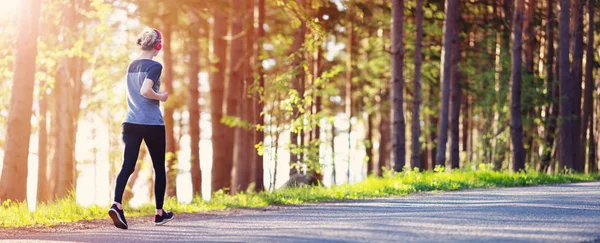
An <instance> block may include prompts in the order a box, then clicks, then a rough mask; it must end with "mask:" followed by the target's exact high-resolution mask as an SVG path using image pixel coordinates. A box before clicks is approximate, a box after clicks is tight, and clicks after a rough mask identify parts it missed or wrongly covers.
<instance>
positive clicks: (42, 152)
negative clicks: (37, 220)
mask: <svg viewBox="0 0 600 243" xmlns="http://www.w3.org/2000/svg"><path fill="white" fill-rule="evenodd" d="M38 104H39V107H40V110H39V115H38V118H39V131H38V134H39V135H38V181H37V201H38V202H47V201H48V200H49V199H50V191H49V187H48V179H49V178H48V129H47V123H48V122H47V119H46V115H47V113H48V95H46V85H45V84H41V85H40V98H39V101H38Z"/></svg>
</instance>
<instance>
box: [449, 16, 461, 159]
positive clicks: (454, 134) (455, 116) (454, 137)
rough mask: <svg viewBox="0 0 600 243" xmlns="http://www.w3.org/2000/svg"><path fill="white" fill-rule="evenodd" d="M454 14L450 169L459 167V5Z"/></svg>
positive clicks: (451, 59) (451, 70)
mask: <svg viewBox="0 0 600 243" xmlns="http://www.w3.org/2000/svg"><path fill="white" fill-rule="evenodd" d="M455 8H456V9H457V10H456V14H454V15H453V17H454V19H453V20H452V22H453V23H452V30H451V33H452V36H451V37H450V38H452V39H451V43H452V44H451V50H452V51H451V52H452V54H451V55H450V56H451V58H450V62H451V64H450V67H451V69H450V167H451V168H458V167H459V166H460V161H459V159H460V157H459V153H460V151H459V144H460V133H459V132H460V131H459V127H460V125H459V117H460V98H461V97H460V93H461V92H460V80H459V78H460V71H459V69H458V62H459V60H460V39H459V35H458V34H459V33H458V32H459V29H458V28H459V27H458V21H459V19H460V16H459V14H460V11H459V9H460V5H459V6H456V7H455Z"/></svg>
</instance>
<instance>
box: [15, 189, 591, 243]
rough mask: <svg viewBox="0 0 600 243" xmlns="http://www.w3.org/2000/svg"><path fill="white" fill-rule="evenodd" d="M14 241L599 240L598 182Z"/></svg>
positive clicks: (293, 208)
mask: <svg viewBox="0 0 600 243" xmlns="http://www.w3.org/2000/svg"><path fill="white" fill-rule="evenodd" d="M108 224H109V221H108V219H107V226H106V227H100V228H95V229H88V230H79V231H72V232H63V233H43V234H42V233H34V234H29V235H19V236H13V237H11V238H10V239H3V241H8V242H56V241H70V242H102V243H108V242H148V241H156V242H199V241H201V242H207V241H208V242H600V182H591V183H578V184H564V185H556V186H537V187H525V188H506V189H485V190H484V189H481V190H479V189H478V190H467V191H459V192H445V193H421V194H413V195H409V196H405V197H398V198H384V199H373V200H356V201H348V202H336V203H321V204H309V205H303V206H290V207H283V208H282V209H280V210H274V211H265V212H251V211H249V212H246V213H242V214H241V215H233V216H208V217H207V216H191V217H187V218H183V219H179V220H178V219H175V221H173V222H171V223H169V224H167V225H165V226H154V225H152V224H151V222H147V223H138V224H135V225H130V229H129V230H119V229H117V228H114V227H112V225H108Z"/></svg>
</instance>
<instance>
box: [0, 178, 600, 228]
mask: <svg viewBox="0 0 600 243" xmlns="http://www.w3.org/2000/svg"><path fill="white" fill-rule="evenodd" d="M593 180H600V175H598V174H593V175H585V174H562V175H547V174H543V173H537V172H528V173H510V172H505V171H503V172H494V171H463V170H458V171H453V172H415V171H405V172H401V173H392V172H389V173H387V174H386V175H385V176H384V177H382V178H376V177H369V178H367V179H366V180H364V181H362V182H359V183H356V184H351V185H349V184H347V185H341V186H335V187H331V188H327V187H301V188H289V189H283V190H279V191H276V192H273V193H270V192H261V193H240V194H237V195H233V196H231V195H228V194H225V193H223V192H217V193H215V195H213V197H212V199H211V200H210V201H204V200H202V199H200V198H195V199H194V200H193V201H192V202H191V203H179V202H177V201H176V200H173V199H168V200H166V202H165V208H167V209H169V210H171V211H173V212H175V213H182V212H188V213H194V212H208V211H213V210H222V209H230V208H256V207H264V206H268V205H283V204H300V203H305V202H323V201H334V200H347V199H361V198H375V197H387V196H400V195H407V194H410V193H415V192H423V191H453V190H460V189H467V188H495V187H515V186H532V185H541V184H557V183H571V182H584V181H593ZM107 209H108V206H105V207H101V206H91V207H82V206H80V205H78V204H77V203H76V201H75V199H74V198H73V197H70V198H65V199H61V200H57V201H54V202H51V203H48V204H45V203H42V204H38V205H37V210H36V211H35V212H30V211H29V209H28V207H27V203H26V202H20V203H17V202H10V201H5V202H4V203H3V204H2V205H1V206H0V227H7V228H14V227H24V226H39V225H46V226H52V225H56V224H59V223H68V222H76V221H80V220H92V219H104V218H107V213H106V212H107ZM126 214H127V216H128V217H132V216H133V217H135V216H147V215H152V214H154V205H153V204H147V205H144V206H141V207H139V208H128V207H126Z"/></svg>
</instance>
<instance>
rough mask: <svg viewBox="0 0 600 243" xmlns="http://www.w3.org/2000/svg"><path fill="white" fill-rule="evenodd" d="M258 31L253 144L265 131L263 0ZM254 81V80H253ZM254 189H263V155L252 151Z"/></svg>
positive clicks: (259, 7)
mask: <svg viewBox="0 0 600 243" xmlns="http://www.w3.org/2000/svg"><path fill="white" fill-rule="evenodd" d="M257 5H258V6H257V7H258V18H257V20H258V31H257V36H256V50H255V55H256V56H255V57H254V58H255V60H256V64H255V65H254V66H255V68H256V73H257V76H258V91H255V92H254V98H253V99H254V124H256V125H257V126H258V127H259V128H261V129H254V144H260V143H262V142H263V141H264V138H265V132H264V130H262V127H263V126H264V125H265V118H264V115H263V109H264V105H263V101H262V99H261V96H262V91H263V90H265V77H264V69H263V66H262V61H263V59H264V58H263V57H262V55H261V54H262V53H261V50H262V46H263V45H262V44H263V43H264V38H265V28H264V25H265V0H258V3H257ZM254 83H256V81H255V82H254ZM253 154H254V163H255V164H254V180H253V181H254V189H255V190H256V191H257V192H259V191H263V190H264V189H265V183H264V169H263V168H264V166H263V164H264V163H263V156H262V155H261V154H259V153H256V152H254V153H253Z"/></svg>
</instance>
